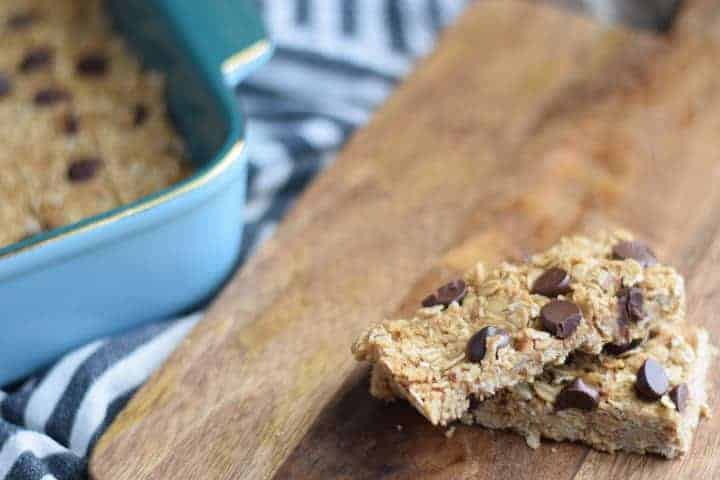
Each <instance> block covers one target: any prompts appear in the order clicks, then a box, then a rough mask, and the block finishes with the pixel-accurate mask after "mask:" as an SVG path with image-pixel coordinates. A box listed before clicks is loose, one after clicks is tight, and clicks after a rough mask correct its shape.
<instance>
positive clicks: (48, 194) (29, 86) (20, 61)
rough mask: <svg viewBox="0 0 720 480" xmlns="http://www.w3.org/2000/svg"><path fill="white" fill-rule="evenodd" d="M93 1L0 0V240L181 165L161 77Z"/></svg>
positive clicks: (58, 221) (123, 194) (171, 177)
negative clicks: (0, 178) (115, 30)
mask: <svg viewBox="0 0 720 480" xmlns="http://www.w3.org/2000/svg"><path fill="white" fill-rule="evenodd" d="M102 3H103V2H102V1H101V0H83V1H74V0H52V1H51V0H3V1H2V2H0V44H1V45H2V51H1V52H0V129H2V131H3V136H2V138H3V144H2V147H1V148H0V168H1V169H2V172H3V173H2V175H3V176H7V177H8V180H7V181H4V182H2V184H1V185H0V221H1V222H2V226H3V232H2V234H0V248H1V247H3V246H5V245H7V244H9V243H13V242H15V241H18V240H21V239H23V238H25V237H27V236H31V235H33V234H36V233H39V232H40V231H42V230H46V229H51V228H55V227H60V226H63V225H67V224H69V223H74V222H76V221H79V220H82V219H83V218H86V217H88V216H92V215H95V214H98V213H101V212H104V211H107V210H110V209H112V208H115V207H118V206H120V205H122V204H125V203H128V202H132V201H134V200H137V199H139V198H141V197H143V196H145V195H147V194H149V193H153V192H155V191H157V190H160V189H163V188H165V187H168V186H170V185H171V184H173V183H176V182H177V181H179V180H181V179H182V178H184V177H185V176H187V175H188V174H189V173H190V168H189V164H188V162H186V161H185V159H184V153H183V151H184V147H183V145H182V142H181V140H180V137H179V136H178V134H177V133H176V132H175V130H174V129H173V128H172V126H171V124H170V121H169V119H168V116H167V115H166V112H165V102H164V90H165V88H164V79H163V78H162V76H160V75H159V74H157V73H155V72H151V71H146V70H144V69H143V67H142V66H141V65H140V63H139V61H138V59H136V58H135V57H134V56H133V55H132V54H131V53H130V52H129V51H128V50H127V48H126V47H125V45H124V43H123V41H122V39H121V38H119V36H117V35H115V34H114V33H113V32H112V30H111V28H110V25H109V22H108V19H107V18H106V17H105V15H104V12H103V11H102Z"/></svg>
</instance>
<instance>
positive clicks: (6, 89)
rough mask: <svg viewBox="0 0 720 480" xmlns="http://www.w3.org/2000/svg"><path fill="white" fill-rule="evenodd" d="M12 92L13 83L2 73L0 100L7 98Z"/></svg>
mask: <svg viewBox="0 0 720 480" xmlns="http://www.w3.org/2000/svg"><path fill="white" fill-rule="evenodd" d="M11 91H12V83H11V82H10V79H9V78H8V76H7V75H5V74H4V73H2V72H0V98H2V97H6V96H8V95H9V94H10V92H11Z"/></svg>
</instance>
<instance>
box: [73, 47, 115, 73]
mask: <svg viewBox="0 0 720 480" xmlns="http://www.w3.org/2000/svg"><path fill="white" fill-rule="evenodd" d="M109 63H110V60H109V59H108V57H107V56H106V55H105V54H104V53H102V52H92V53H88V54H86V55H85V56H83V57H81V58H80V59H79V60H78V62H77V64H76V65H75V70H76V71H77V72H78V73H79V74H80V75H85V76H89V77H100V76H102V75H105V72H107V69H108V64H109Z"/></svg>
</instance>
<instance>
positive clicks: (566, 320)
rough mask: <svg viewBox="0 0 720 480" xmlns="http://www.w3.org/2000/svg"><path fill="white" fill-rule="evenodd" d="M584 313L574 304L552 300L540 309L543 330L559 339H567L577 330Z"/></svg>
mask: <svg viewBox="0 0 720 480" xmlns="http://www.w3.org/2000/svg"><path fill="white" fill-rule="evenodd" d="M581 320H582V312H581V311H580V309H579V308H578V306H577V305H575V304H574V303H572V302H568V301H566V300H552V301H550V302H548V303H546V304H545V305H544V306H543V307H542V309H540V321H541V322H542V326H543V329H544V330H545V331H546V332H549V333H550V334H552V335H553V336H554V337H557V338H567V337H569V336H570V335H572V334H573V333H574V332H575V330H577V327H578V325H580V321H581Z"/></svg>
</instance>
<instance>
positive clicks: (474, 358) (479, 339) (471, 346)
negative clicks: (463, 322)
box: [467, 325, 510, 363]
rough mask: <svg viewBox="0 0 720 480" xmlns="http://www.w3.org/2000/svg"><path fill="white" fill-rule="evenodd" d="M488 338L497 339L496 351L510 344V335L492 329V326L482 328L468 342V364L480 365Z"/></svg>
mask: <svg viewBox="0 0 720 480" xmlns="http://www.w3.org/2000/svg"><path fill="white" fill-rule="evenodd" d="M488 337H499V338H498V339H497V348H498V350H499V349H501V348H503V347H507V346H508V345H509V344H510V334H508V332H506V331H505V330H503V329H502V328H497V327H493V326H492V325H488V326H487V327H483V328H481V329H480V331H479V332H477V333H476V334H475V335H473V336H472V337H470V340H469V341H468V344H467V356H468V360H469V361H470V362H474V363H480V362H481V361H482V359H483V358H485V352H486V351H487V339H488Z"/></svg>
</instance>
